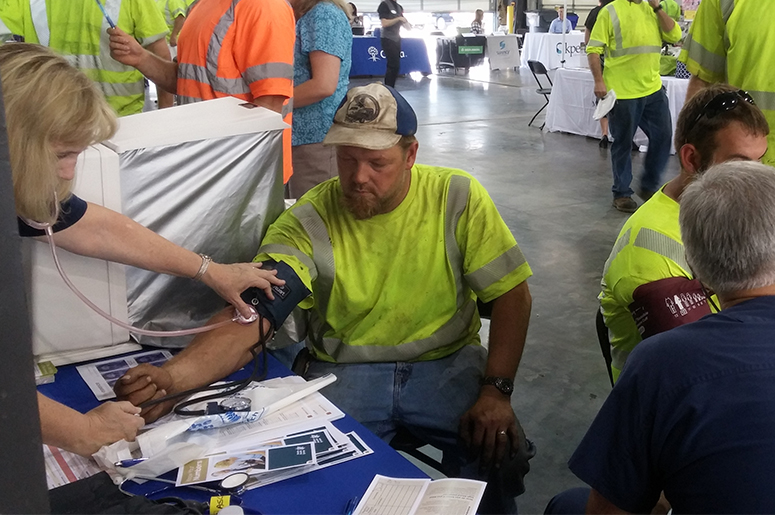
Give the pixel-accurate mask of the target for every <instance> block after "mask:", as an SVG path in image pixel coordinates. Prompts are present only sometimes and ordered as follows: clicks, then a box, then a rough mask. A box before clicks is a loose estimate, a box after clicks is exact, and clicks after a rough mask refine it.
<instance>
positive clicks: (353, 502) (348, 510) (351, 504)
mask: <svg viewBox="0 0 775 515" xmlns="http://www.w3.org/2000/svg"><path fill="white" fill-rule="evenodd" d="M360 500H361V498H360V497H357V496H356V497H353V498H352V499H350V500H349V501H347V504H346V505H345V507H344V512H343V513H344V515H352V514H353V512H354V511H355V508H356V507H357V506H358V501H360Z"/></svg>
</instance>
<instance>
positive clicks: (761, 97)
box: [748, 91, 775, 111]
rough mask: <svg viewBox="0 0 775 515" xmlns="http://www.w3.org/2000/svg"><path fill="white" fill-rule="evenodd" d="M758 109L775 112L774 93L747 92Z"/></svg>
mask: <svg viewBox="0 0 775 515" xmlns="http://www.w3.org/2000/svg"><path fill="white" fill-rule="evenodd" d="M748 94H749V95H751V96H752V97H753V100H754V102H756V105H757V106H758V107H759V109H762V110H765V111H775V93H773V92H772V91H748Z"/></svg>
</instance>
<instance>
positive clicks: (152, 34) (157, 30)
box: [0, 0, 171, 116]
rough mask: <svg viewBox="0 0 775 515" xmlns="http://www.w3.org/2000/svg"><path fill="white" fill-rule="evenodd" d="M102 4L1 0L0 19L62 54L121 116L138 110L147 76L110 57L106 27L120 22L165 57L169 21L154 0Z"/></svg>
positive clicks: (17, 32) (112, 0)
mask: <svg viewBox="0 0 775 515" xmlns="http://www.w3.org/2000/svg"><path fill="white" fill-rule="evenodd" d="M101 1H102V0H101ZM102 4H103V7H104V12H103V10H102V9H100V6H99V5H97V2H95V1H94V0H67V1H52V0H49V1H45V2H44V1H41V2H30V1H29V0H3V1H2V2H0V20H2V21H3V23H4V24H5V25H6V26H7V28H8V30H9V31H10V33H12V34H15V35H18V36H21V37H23V38H24V41H25V42H27V43H38V44H41V45H43V46H47V47H50V48H52V49H54V50H56V51H57V52H59V53H61V54H62V55H64V57H65V58H66V59H67V60H68V61H69V62H70V64H72V65H73V66H75V67H76V68H78V69H79V70H81V71H82V72H83V73H84V74H86V76H87V77H89V78H90V79H92V80H93V81H94V82H96V83H97V86H98V87H99V89H100V90H101V91H102V93H103V94H104V95H105V98H106V99H107V101H108V103H109V104H110V105H111V107H113V109H115V110H116V112H117V113H118V114H119V116H124V115H129V114H135V113H139V112H142V110H143V105H144V101H145V79H144V78H143V75H142V74H141V73H140V72H138V71H137V70H135V69H134V68H132V67H131V66H124V65H122V64H121V63H119V62H118V61H115V60H114V59H113V58H111V57H110V36H108V34H107V32H106V31H107V29H109V28H110V27H111V26H112V25H115V26H118V27H120V28H121V29H122V30H124V31H125V32H127V33H128V34H131V35H132V36H133V37H134V38H135V39H136V40H137V41H139V42H140V44H141V45H142V46H143V47H145V48H147V49H148V50H149V51H150V52H152V53H154V54H156V55H158V56H159V57H161V58H163V59H167V60H169V58H170V57H169V50H168V49H167V42H166V40H165V36H166V35H167V26H166V24H165V23H164V18H163V17H162V15H161V13H160V12H159V9H158V7H157V6H156V3H155V2H154V0H107V1H102ZM170 98H171V97H170ZM170 105H171V103H170ZM162 107H164V106H162Z"/></svg>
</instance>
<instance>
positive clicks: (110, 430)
mask: <svg viewBox="0 0 775 515" xmlns="http://www.w3.org/2000/svg"><path fill="white" fill-rule="evenodd" d="M139 414H140V408H138V407H135V406H133V405H132V404H130V403H128V402H106V403H104V404H101V405H99V406H97V407H96V408H94V409H93V410H91V411H89V412H88V413H86V415H85V417H86V428H85V431H84V433H83V434H82V435H81V439H82V440H83V442H84V445H83V447H82V448H81V449H79V450H78V454H81V455H82V456H89V455H91V454H94V453H95V452H97V451H98V450H100V447H102V446H103V445H110V444H112V443H114V442H117V441H119V440H127V441H129V442H131V441H133V440H134V439H135V436H137V431H138V430H139V429H140V428H141V427H143V426H144V425H145V421H144V420H143V418H142V417H140V416H139Z"/></svg>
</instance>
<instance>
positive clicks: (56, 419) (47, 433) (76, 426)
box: [38, 393, 88, 455]
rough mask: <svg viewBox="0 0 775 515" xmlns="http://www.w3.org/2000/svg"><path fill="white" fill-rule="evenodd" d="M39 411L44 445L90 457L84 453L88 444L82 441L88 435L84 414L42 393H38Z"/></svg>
mask: <svg viewBox="0 0 775 515" xmlns="http://www.w3.org/2000/svg"><path fill="white" fill-rule="evenodd" d="M38 410H39V412H40V430H41V433H42V436H43V443H45V444H48V445H53V446H55V447H59V448H61V449H65V450H66V451H70V452H74V453H76V454H81V455H84V454H86V455H88V453H86V452H85V451H84V450H85V449H86V448H87V447H88V442H85V441H83V439H82V437H83V435H85V434H86V416H85V415H84V414H83V413H79V412H77V411H75V410H74V409H72V408H68V407H67V406H65V405H64V404H60V403H58V402H56V401H53V400H51V399H49V398H48V397H46V396H45V395H42V394H40V393H38Z"/></svg>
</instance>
